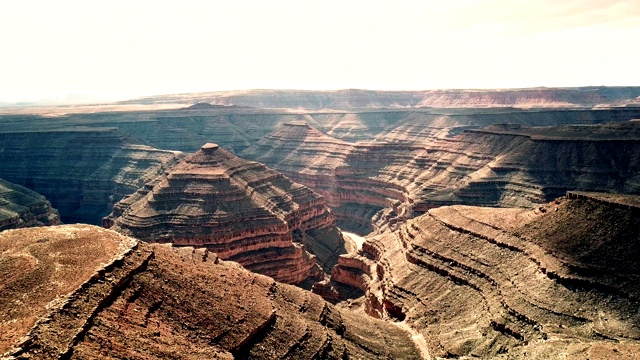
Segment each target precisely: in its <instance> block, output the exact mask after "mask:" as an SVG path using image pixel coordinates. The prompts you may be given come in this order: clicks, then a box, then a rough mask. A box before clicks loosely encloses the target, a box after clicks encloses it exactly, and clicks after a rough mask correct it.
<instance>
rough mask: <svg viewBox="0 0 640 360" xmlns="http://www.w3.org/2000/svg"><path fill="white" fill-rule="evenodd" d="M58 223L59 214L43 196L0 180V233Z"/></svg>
mask: <svg viewBox="0 0 640 360" xmlns="http://www.w3.org/2000/svg"><path fill="white" fill-rule="evenodd" d="M59 223H60V214H58V211H57V210H56V209H54V208H53V207H51V203H50V202H49V201H48V200H47V199H46V198H45V197H44V196H42V195H40V194H38V193H36V192H34V191H31V190H29V189H27V188H25V187H23V186H20V185H16V184H12V183H10V182H8V181H5V180H3V179H0V231H2V230H7V229H15V228H21V227H32V226H47V225H58V224H59Z"/></svg>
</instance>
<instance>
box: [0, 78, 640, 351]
mask: <svg viewBox="0 0 640 360" xmlns="http://www.w3.org/2000/svg"><path fill="white" fill-rule="evenodd" d="M639 95H640V88H639V87H588V88H534V89H511V90H430V91H399V92H384V91H368V90H341V91H297V90H291V91H289V90H253V91H236V92H217V93H200V94H178V95H166V96H155V97H148V98H140V99H133V100H130V101H126V102H121V103H118V104H108V105H105V106H99V105H96V106H95V107H74V108H64V107H61V108H39V109H8V110H7V109H3V110H4V111H5V114H4V115H0V165H1V166H0V178H3V179H5V180H6V181H8V182H11V183H6V185H5V182H2V183H0V185H2V186H4V187H5V188H10V189H11V190H10V192H11V194H18V193H20V194H26V195H20V196H22V200H21V201H22V203H20V202H18V201H16V200H17V199H18V198H19V197H16V195H11V196H13V197H11V198H10V196H9V195H4V198H5V199H8V198H10V201H12V202H11V205H7V204H9V202H7V201H6V200H5V202H3V203H2V204H0V208H2V209H5V210H4V212H2V214H5V213H7V214H8V213H11V214H12V215H11V219H13V220H11V225H10V226H9V227H18V226H19V227H23V226H32V225H54V224H57V223H58V221H59V220H57V217H56V216H55V214H56V210H53V209H57V211H58V212H59V214H60V215H59V217H60V220H61V221H62V222H63V223H88V224H96V225H97V224H102V225H103V226H104V227H107V228H109V229H110V230H106V229H100V228H96V227H89V226H86V225H67V226H66V227H55V226H51V227H44V228H39V230H38V229H27V230H5V231H3V232H2V233H0V242H1V239H2V236H5V235H6V236H8V235H10V234H14V232H15V234H20V231H28V230H29V231H36V233H37V231H40V232H42V234H45V233H47V232H48V231H59V232H60V233H61V234H63V235H64V236H63V237H65V236H66V237H67V239H66V240H61V241H62V242H63V243H64V244H67V243H65V242H66V241H71V239H76V235H77V234H78V231H77V229H83V230H82V231H86V233H87V234H91V236H92V237H93V238H96V237H104V238H109V239H120V240H118V241H121V240H122V239H128V240H122V241H125V243H126V244H127V245H118V246H119V249H121V250H122V249H126V248H128V249H130V252H127V253H126V254H136V255H135V256H134V257H136V259H137V260H132V261H133V262H138V264H141V262H140V261H142V262H143V263H144V264H145V265H144V266H142V267H139V266H134V267H133V268H135V269H136V270H131V269H133V268H131V269H129V268H127V269H128V270H125V268H126V267H127V266H128V265H122V264H123V262H122V261H123V259H128V256H129V255H123V254H124V253H117V252H112V253H110V254H111V255H108V254H104V256H116V257H118V259H120V260H117V261H116V262H115V263H114V264H115V265H113V267H112V268H110V270H109V271H116V270H115V269H116V268H118V269H120V270H117V271H125V272H130V271H132V275H126V276H125V278H126V280H122V279H125V278H122V279H121V280H122V282H121V281H120V280H117V281H115V280H114V281H112V280H108V281H104V282H103V283H100V282H96V281H97V280H96V279H97V278H96V276H98V275H94V276H93V277H91V276H89V277H85V278H83V279H80V280H78V279H76V280H77V281H76V280H74V281H76V282H74V283H73V284H70V285H69V286H68V287H65V288H64V291H62V290H61V292H60V293H58V294H56V295H52V296H53V297H52V298H47V299H48V300H47V299H42V303H41V305H42V306H44V305H43V304H46V303H47V302H49V301H52V299H53V298H55V297H60V296H62V297H64V296H67V295H69V294H76V293H78V292H80V293H83V294H84V291H87V292H94V291H97V290H95V289H98V287H99V288H100V290H99V291H100V292H101V294H102V295H99V296H98V297H96V298H95V299H98V298H100V299H103V300H95V299H94V300H95V301H97V302H96V304H98V303H99V304H100V305H99V306H98V305H96V306H98V307H93V308H91V309H89V308H87V309H89V312H88V313H87V314H89V313H90V315H87V316H88V317H86V316H85V315H82V316H78V317H76V318H75V319H76V320H73V321H80V319H84V320H82V321H84V322H83V323H82V324H83V325H81V328H82V329H83V330H82V331H81V333H82V335H81V336H80V335H77V334H72V335H70V337H67V338H64V336H66V335H64V336H60V337H55V336H52V335H51V334H52V332H51V331H54V330H47V329H48V325H47V324H49V322H50V321H52V320H51V319H57V320H55V321H62V322H67V321H71V317H70V316H69V315H68V313H69V312H68V311H67V310H64V311H62V310H56V309H57V308H55V307H54V310H52V312H51V311H49V310H48V309H45V310H42V311H41V312H40V313H38V314H33V316H32V317H29V320H28V321H27V322H22V321H23V320H21V319H22V317H25V315H24V314H22V313H15V314H14V313H12V314H14V315H15V316H16V317H15V318H12V320H10V321H9V320H6V321H9V322H8V323H6V324H9V323H11V324H13V323H18V324H23V325H21V326H22V330H20V331H22V333H21V334H22V335H19V336H18V335H16V337H14V338H12V339H13V340H12V343H11V344H9V345H6V344H5V345H6V347H5V348H4V350H3V351H10V353H7V354H10V356H14V357H21V356H24V357H26V356H36V355H37V354H38V353H37V351H42V349H45V348H47V346H49V345H45V343H44V342H40V341H54V342H59V341H62V342H64V343H65V345H60V344H61V343H60V344H56V345H55V348H56V350H51V348H48V349H49V350H47V351H54V352H55V351H58V352H60V351H63V352H64V353H65V354H68V355H70V356H72V357H83V358H87V357H96V356H100V357H119V356H120V357H122V356H124V355H122V354H128V355H127V356H129V357H134V358H136V357H137V358H145V357H147V358H148V357H162V356H164V357H166V356H172V355H168V354H174V355H175V354H178V353H180V352H184V349H186V348H187V346H190V345H188V344H189V342H192V343H195V344H198V345H196V346H195V347H192V350H197V351H201V352H200V353H199V352H196V353H194V355H193V356H192V357H193V358H198V357H204V358H233V357H235V358H242V357H247V356H249V355H251V357H259V358H260V357H262V358H273V357H274V356H275V357H285V358H313V357H314V356H315V357H321V358H345V357H347V358H349V357H353V358H381V357H383V358H384V357H387V358H388V357H391V358H420V357H422V358H430V357H431V356H434V357H444V358H452V357H463V358H465V357H467V358H474V357H480V358H494V357H495V358H523V359H526V358H541V359H547V358H582V357H588V358H592V359H593V358H603V359H604V358H633V356H634V354H636V353H637V352H638V346H639V344H640V343H639V339H640V337H639V336H640V335H639V334H638V330H637V329H638V324H639V323H640V319H637V314H638V309H637V306H638V296H639V295H640V294H637V289H635V286H634V284H635V283H636V282H637V276H638V271H639V268H638V264H637V261H636V259H637V251H638V249H637V243H638V240H640V234H638V229H637V226H636V224H637V223H638V220H639V219H638V211H639V210H638V204H639V203H640V201H639V200H638V195H640V163H639V162H640V106H639V104H638V102H637V98H638V96H639ZM203 144H205V145H203ZM14 184H15V185H14ZM3 191H4V190H3ZM29 191H31V192H33V191H35V192H37V193H38V194H41V195H38V194H36V193H30V192H29ZM3 194H8V192H7V191H5V192H4V193H3ZM34 199H35V200H37V201H36V202H35V203H33V204H36V203H37V204H38V205H37V206H36V205H33V206H31V205H25V204H27V203H29V201H34ZM27 200H28V201H27ZM47 201H49V202H50V203H48V202H47ZM13 203H18V204H20V205H13ZM34 206H35V207H34ZM18 208H19V209H25V208H30V209H31V212H30V213H29V212H26V213H24V211H23V210H21V211H23V213H24V214H23V213H21V212H20V211H15V209H18ZM11 209H14V210H11ZM18 213H20V214H23V215H16V214H18ZM17 218H23V220H21V221H18V220H16V219H17ZM24 219H26V220H24ZM44 219H49V220H50V221H48V222H47V221H44ZM53 229H59V230H53ZM60 229H63V230H60ZM74 229H75V230H74ZM112 230H113V231H112ZM341 231H345V235H344V236H343V234H342V233H341ZM36 233H33V234H36ZM25 234H32V233H28V232H24V233H22V235H16V236H18V237H20V238H28V237H29V236H32V235H25ZM48 234H49V235H46V236H45V235H43V236H45V237H47V239H49V238H51V233H48ZM73 234H76V235H73ZM118 234H120V235H118ZM11 236H13V235H11ZM33 236H35V235H33ZM61 236H62V235H61ZM359 236H363V237H364V239H363V238H361V237H359ZM43 239H44V238H43ZM60 239H62V237H61V238H60ZM85 239H86V237H85ZM20 241H22V240H20ZM20 241H18V240H11V241H10V243H11V246H15V244H16V243H19V242H20ZM43 241H44V240H43ZM74 241H80V240H74ZM85 241H87V240H85ZM133 242H135V245H132V244H133ZM45 243H46V241H45ZM63 243H61V245H60V248H61V249H63V248H67V247H68V246H69V245H64V244H63ZM116 243H117V241H116ZM7 246H8V247H6V248H7V249H9V248H10V247H11V246H9V245H7ZM34 246H35V245H34ZM38 246H40V245H38ZM109 246H114V245H109ZM118 246H116V247H118ZM3 251H4V250H3ZM7 251H9V250H7ZM12 251H13V250H12ZM16 251H17V250H16ZM21 251H22V250H20V251H17V252H19V253H20V254H22V253H23V252H24V251H22V252H21ZM47 251H53V250H47ZM91 251H93V250H91ZM123 251H126V250H123ZM8 253H10V251H9V252H7V253H3V254H5V255H3V256H6V254H8ZM39 254H40V253H39ZM140 254H143V255H144V256H142V258H140V257H139V256H141V255H140ZM150 254H153V255H150ZM11 256H13V255H11ZM11 256H10V260H2V261H3V264H5V265H3V266H0V268H1V269H5V270H3V271H7V270H6V269H9V268H12V267H15V266H18V265H14V264H18V262H20V264H22V262H24V263H25V264H32V263H33V261H32V260H28V259H27V258H28V256H26V255H20V256H19V257H20V259H17V258H14V257H11ZM22 256H26V257H25V258H22ZM56 256H58V255H56ZM78 256H79V257H82V256H85V255H83V254H78ZM87 256H89V255H87ZM90 256H95V254H93V253H92V255H90ZM147 256H149V257H147ZM132 259H133V258H132ZM141 259H142V260H141ZM18 260H19V261H18ZM27 260H28V261H27ZM101 261H103V260H101ZM103 262H104V261H103ZM127 262H128V260H127V261H124V263H125V264H126V263H127ZM150 264H151V265H150ZM237 264H241V265H242V266H244V268H243V267H240V266H239V265H237ZM20 266H23V265H20ZM24 266H27V265H24ZM28 266H33V265H28ZM86 266H87V267H86V268H85V270H83V274H86V273H87V274H88V273H90V272H92V271H98V274H102V273H103V270H96V269H97V267H96V265H95V264H94V263H91V262H90V261H89V262H88V263H87V264H86ZM109 266H111V265H109ZM54 267H58V268H59V267H60V266H59V265H54ZM25 269H26V267H25ZM246 269H248V270H250V271H252V272H248V271H247V270H246ZM256 273H259V274H261V275H257V274H256ZM265 275H266V276H265ZM25 276H27V277H28V276H31V275H29V274H27V275H25ZM35 276H36V279H37V280H33V279H31V280H28V281H27V280H24V282H25V283H31V282H33V281H36V282H37V281H42V282H47V281H53V283H55V284H58V283H59V280H51V279H47V278H43V277H42V275H40V273H38V274H37V275H35ZM65 276H66V275H65ZM83 276H84V275H83ZM100 276H102V275H100ZM200 278H201V279H202V280H198V279H200ZM8 279H13V278H12V277H9V278H8ZM87 279H88V280H87ZM100 279H103V280H104V278H100ZM272 279H275V280H276V281H277V282H273V280H272ZM7 281H9V282H12V281H13V280H7ZM16 281H17V280H16ZM21 281H22V280H21ZM78 281H79V282H78ZM18 283H20V281H18ZM283 283H289V284H297V285H298V287H291V286H288V285H284V284H283ZM11 284H13V283H11ZM82 284H86V285H82ZM162 284H165V285H166V286H165V285H162ZM172 284H173V285H172ZM178 284H187V285H185V286H182V285H178ZM249 284H250V285H249ZM273 284H275V285H273ZM2 286H5V287H6V286H8V287H9V288H11V286H13V285H10V284H9V285H2ZM94 287H95V288H94ZM221 287H222V288H223V289H224V291H222V290H221V289H220V288H221ZM243 287H251V288H252V289H255V291H256V294H266V295H265V297H262V295H259V296H258V295H256V296H254V295H251V294H248V293H247V292H246V291H244V290H243ZM301 288H303V289H312V292H315V293H316V294H312V292H310V291H306V290H303V289H301ZM92 289H93V290H92ZM271 289H275V290H273V291H272V290H271ZM220 291H221V292H220ZM107 293H109V294H110V295H107V296H106V297H101V296H103V295H104V294H107ZM174 293H175V294H179V296H178V297H177V298H174V297H173V295H172V294H174ZM187 293H188V294H189V295H186V294H187ZM64 294H67V295H64ZM180 294H183V295H180ZM224 294H230V295H229V296H227V297H225V296H224ZM317 294H319V295H321V296H322V297H323V298H324V300H323V299H322V298H321V297H319V296H317ZM201 295H202V296H201ZM20 296H24V295H20ZM69 296H71V297H70V298H69V299H71V300H69V301H71V302H72V303H73V302H74V301H75V300H73V299H75V298H74V296H75V295H69ZM191 296H193V299H194V300H193V301H192V300H188V301H187V300H186V298H185V297H187V298H189V299H191V298H190V297H191ZM214 298H215V299H218V300H216V301H215V302H213V300H205V299H214ZM153 299H162V300H161V301H160V302H158V301H156V300H153ZM177 299H180V301H178V300H177ZM6 301H14V300H8V299H7V300H6ZM326 301H329V302H326ZM4 303H5V304H7V302H4ZM198 303H205V304H209V305H210V306H208V308H216V310H215V312H213V313H211V314H205V313H204V312H203V311H204V310H203V309H200V310H197V309H196V304H198ZM65 306H66V305H65ZM69 306H71V305H69ZM73 306H76V305H73ZM309 306H310V307H309ZM158 307H159V308H161V309H163V310H162V311H161V310H158ZM45 308H46V306H45ZM98 308H99V310H96V309H98ZM310 308H313V309H314V310H309V311H310V312H307V309H310ZM4 309H5V310H2V313H6V312H7V311H8V310H7V309H8V308H6V307H5V308H4ZM65 309H66V308H65ZM136 309H137V310H138V311H135V310H136ZM269 309H271V310H269ZM96 311H97V312H96ZM163 311H164V312H163ZM189 312H193V313H196V314H197V315H196V316H195V319H196V320H194V321H196V323H197V324H196V323H194V322H192V321H191V320H190V319H189V317H188V316H187V315H186V314H188V313H189ZM160 313H162V315H161V317H158V316H160V315H159V314H160ZM21 314H22V315H21ZM234 314H242V315H238V316H239V317H236V315H234ZM323 314H324V315H323ZM14 315H11V316H14ZM3 316H5V319H7V316H9V315H6V314H5V315H3ZM327 316H329V318H331V319H329V318H327ZM45 318H46V319H48V320H43V319H45ZM16 319H18V320H16ZM37 319H40V320H37ZM87 319H88V320H87ZM149 319H153V320H154V321H153V322H150V321H149ZM34 321H35V322H34ZM152 323H153V324H152ZM6 324H5V325H6ZM60 324H62V323H60ZM52 326H53V327H51V328H50V329H54V327H55V326H58V325H52ZM60 326H66V325H60ZM74 326H75V325H74ZM25 329H26V330H25ZM28 329H31V330H30V331H31V332H30V333H29V335H28V337H29V339H31V340H28V341H26V340H25V341H26V342H25V343H23V344H22V345H19V346H18V347H15V346H16V344H18V343H17V342H16V341H17V339H18V338H21V337H23V336H25V334H26V332H25V331H29V330H28ZM301 329H303V330H301ZM374 329H375V330H374ZM12 331H13V330H12ZM40 331H43V333H40ZM45 331H49V332H48V333H47V334H49V335H41V334H44V332H45ZM18 332H19V331H18ZM205 333H208V334H209V335H210V336H209V335H206V334H205ZM293 333H295V335H293ZM16 334H17V333H16ZM211 334H218V335H211ZM285 334H286V335H285ZM63 338H64V339H67V340H64V339H63ZM45 339H49V340H45ZM115 339H119V340H115ZM187 339H189V340H187ZM234 339H235V340H234ZM241 339H244V340H241ZM282 341H284V342H285V343H286V344H289V345H286V346H284V345H283V346H282V347H280V346H276V345H275V344H276V343H277V342H282ZM391 343H394V344H395V343H397V344H398V345H397V348H394V346H389V344H391ZM35 344H40V345H35ZM49 344H50V343H49ZM122 344H128V345H126V346H124V345H122ZM295 344H297V345H295ZM11 346H13V350H9V348H10V347H11ZM61 346H62V347H61ZM18 348H21V349H22V350H20V349H18ZM312 348H313V350H311V349H312ZM134 349H140V350H134ZM136 351H139V352H136ZM0 352H2V351H0ZM49 354H51V353H49ZM118 354H120V355H118ZM159 354H164V355H159ZM43 356H44V355H43ZM65 356H66V355H65ZM36 357H37V356H36ZM44 357H46V356H44Z"/></svg>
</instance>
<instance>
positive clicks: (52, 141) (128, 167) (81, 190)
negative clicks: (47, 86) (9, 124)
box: [0, 128, 182, 224]
mask: <svg viewBox="0 0 640 360" xmlns="http://www.w3.org/2000/svg"><path fill="white" fill-rule="evenodd" d="M0 144H1V145H0V148H1V151H0V164H2V165H1V166H0V177H2V178H4V179H5V180H7V181H10V182H13V183H16V184H19V185H22V186H24V187H27V188H29V189H31V190H33V191H36V192H38V193H39V194H42V195H44V196H45V197H46V198H47V199H48V200H49V201H51V203H52V204H53V206H54V207H55V208H56V209H58V211H59V212H60V216H61V219H62V221H63V222H65V223H73V222H84V223H92V224H99V223H100V221H101V219H102V218H103V217H104V216H106V215H107V214H109V212H110V211H111V207H112V206H113V204H114V203H115V202H117V201H118V200H120V199H121V198H122V197H123V196H125V195H128V194H131V193H133V192H135V191H136V189H138V188H139V187H140V186H142V185H143V184H144V183H146V182H148V181H150V180H152V179H153V178H155V177H157V176H158V175H160V174H162V173H163V171H164V169H165V168H166V167H167V166H169V165H171V164H173V163H175V162H176V161H177V159H179V158H181V157H182V155H181V153H179V152H175V151H165V150H158V149H154V148H151V147H149V146H143V145H135V144H132V143H130V142H129V141H128V139H127V137H126V136H125V135H123V134H122V133H120V132H118V131H117V130H114V129H110V128H105V129H86V128H82V129H79V128H70V129H65V130H58V131H25V132H6V133H5V132H0Z"/></svg>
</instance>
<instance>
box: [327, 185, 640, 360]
mask: <svg viewBox="0 0 640 360" xmlns="http://www.w3.org/2000/svg"><path fill="white" fill-rule="evenodd" d="M571 198H572V199H565V198H561V199H558V200H557V201H554V202H552V203H549V204H546V205H542V206H539V207H538V208H536V209H535V210H528V209H496V208H481V207H470V206H447V207H440V208H438V209H432V210H429V211H428V212H427V213H426V214H424V215H421V216H419V217H417V218H414V219H411V220H409V221H408V222H407V224H405V225H403V226H401V227H400V228H399V229H398V230H397V231H395V232H387V233H384V234H381V235H375V236H371V237H369V238H368V239H367V241H366V242H365V243H364V244H363V246H362V250H361V251H360V252H359V253H357V254H352V255H348V256H343V257H341V259H340V260H339V264H338V265H337V266H336V269H334V271H333V273H332V280H334V281H338V282H341V283H344V284H347V285H350V286H355V287H358V288H359V289H361V290H362V291H364V292H365V309H366V311H367V312H368V313H369V314H371V315H372V316H375V317H382V318H390V319H399V320H404V321H405V322H406V323H407V324H409V325H410V326H411V327H412V328H413V329H414V330H415V331H417V332H419V333H421V334H423V335H424V337H425V339H427V342H428V347H429V351H430V352H431V354H432V355H435V356H445V357H457V356H470V357H483V358H486V357H494V356H496V357H498V356H508V357H509V358H527V359H528V358H540V359H546V358H554V357H556V356H558V354H560V353H562V354H565V356H569V357H580V356H582V357H588V358H602V359H604V358H607V359H608V358H619V357H629V356H633V354H637V352H638V351H640V330H639V329H638V326H637V324H638V323H639V322H640V317H639V315H638V314H639V312H638V311H639V310H640V307H639V305H638V304H639V303H638V300H639V299H640V297H639V296H640V292H639V291H638V288H637V286H636V284H637V281H638V276H640V263H639V262H638V259H639V257H638V256H639V255H640V254H639V252H640V247H639V246H638V244H639V242H638V241H639V240H640V232H639V231H640V230H639V229H638V227H637V225H636V224H637V223H638V221H640V218H639V215H640V212H639V211H638V209H639V208H640V207H639V204H640V197H633V198H632V199H631V200H629V201H622V202H620V203H618V202H619V201H620V199H621V198H622V199H624V198H628V196H622V195H617V196H609V195H606V196H600V195H598V194H593V193H590V194H586V195H582V194H578V195H572V196H571ZM501 354H502V355H501Z"/></svg>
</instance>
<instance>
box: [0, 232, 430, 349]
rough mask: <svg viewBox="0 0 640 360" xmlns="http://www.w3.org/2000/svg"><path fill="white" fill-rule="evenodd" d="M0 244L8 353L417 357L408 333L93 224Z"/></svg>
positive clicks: (192, 253)
mask: <svg viewBox="0 0 640 360" xmlns="http://www.w3.org/2000/svg"><path fill="white" fill-rule="evenodd" d="M0 249H2V252H1V253H0V264H4V265H11V266H10V267H7V266H0V273H1V274H2V276H0V288H2V289H3V291H2V292H0V329H2V334H3V336H2V337H1V338H0V356H2V357H3V358H9V359H13V358H30V359H51V358H59V357H63V358H67V359H88V358H91V359H95V358H138V359H139V358H144V359H167V358H183V359H203V358H207V359H233V358H236V359H238V358H251V359H274V358H295V359H314V358H315V359H317V358H323V359H341V358H406V359H419V358H420V352H419V350H418V349H417V348H416V346H415V345H414V343H413V342H412V340H411V337H410V335H409V333H408V332H406V331H405V330H403V329H400V328H398V327H396V326H393V325H392V324H388V323H385V322H383V321H380V320H375V319H371V318H368V317H362V316H361V315H360V314H356V313H354V312H352V311H350V310H347V309H339V308H337V307H334V306H333V305H330V304H328V303H326V302H324V301H323V300H322V299H321V298H320V297H319V296H317V295H314V294H311V293H309V292H306V291H304V290H302V289H299V288H297V287H293V286H289V285H286V284H280V283H277V282H275V281H274V280H273V279H271V278H268V277H266V276H262V275H258V274H254V273H251V272H248V271H246V270H245V269H243V268H242V267H240V266H238V265H237V264H236V263H233V262H226V261H221V260H219V259H218V257H217V256H216V254H215V253H211V252H208V251H207V250H206V249H194V248H190V247H187V248H185V247H182V248H175V247H172V246H170V245H159V244H154V245H149V244H146V243H144V242H139V241H137V240H135V239H132V238H128V237H125V236H122V235H120V234H118V233H116V232H113V231H110V230H106V229H101V228H98V227H94V226H88V225H64V226H54V227H47V228H38V229H19V230H8V231H5V232H2V233H1V234H0ZM15 269H19V270H20V271H15ZM54 269H55V270H54Z"/></svg>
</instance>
